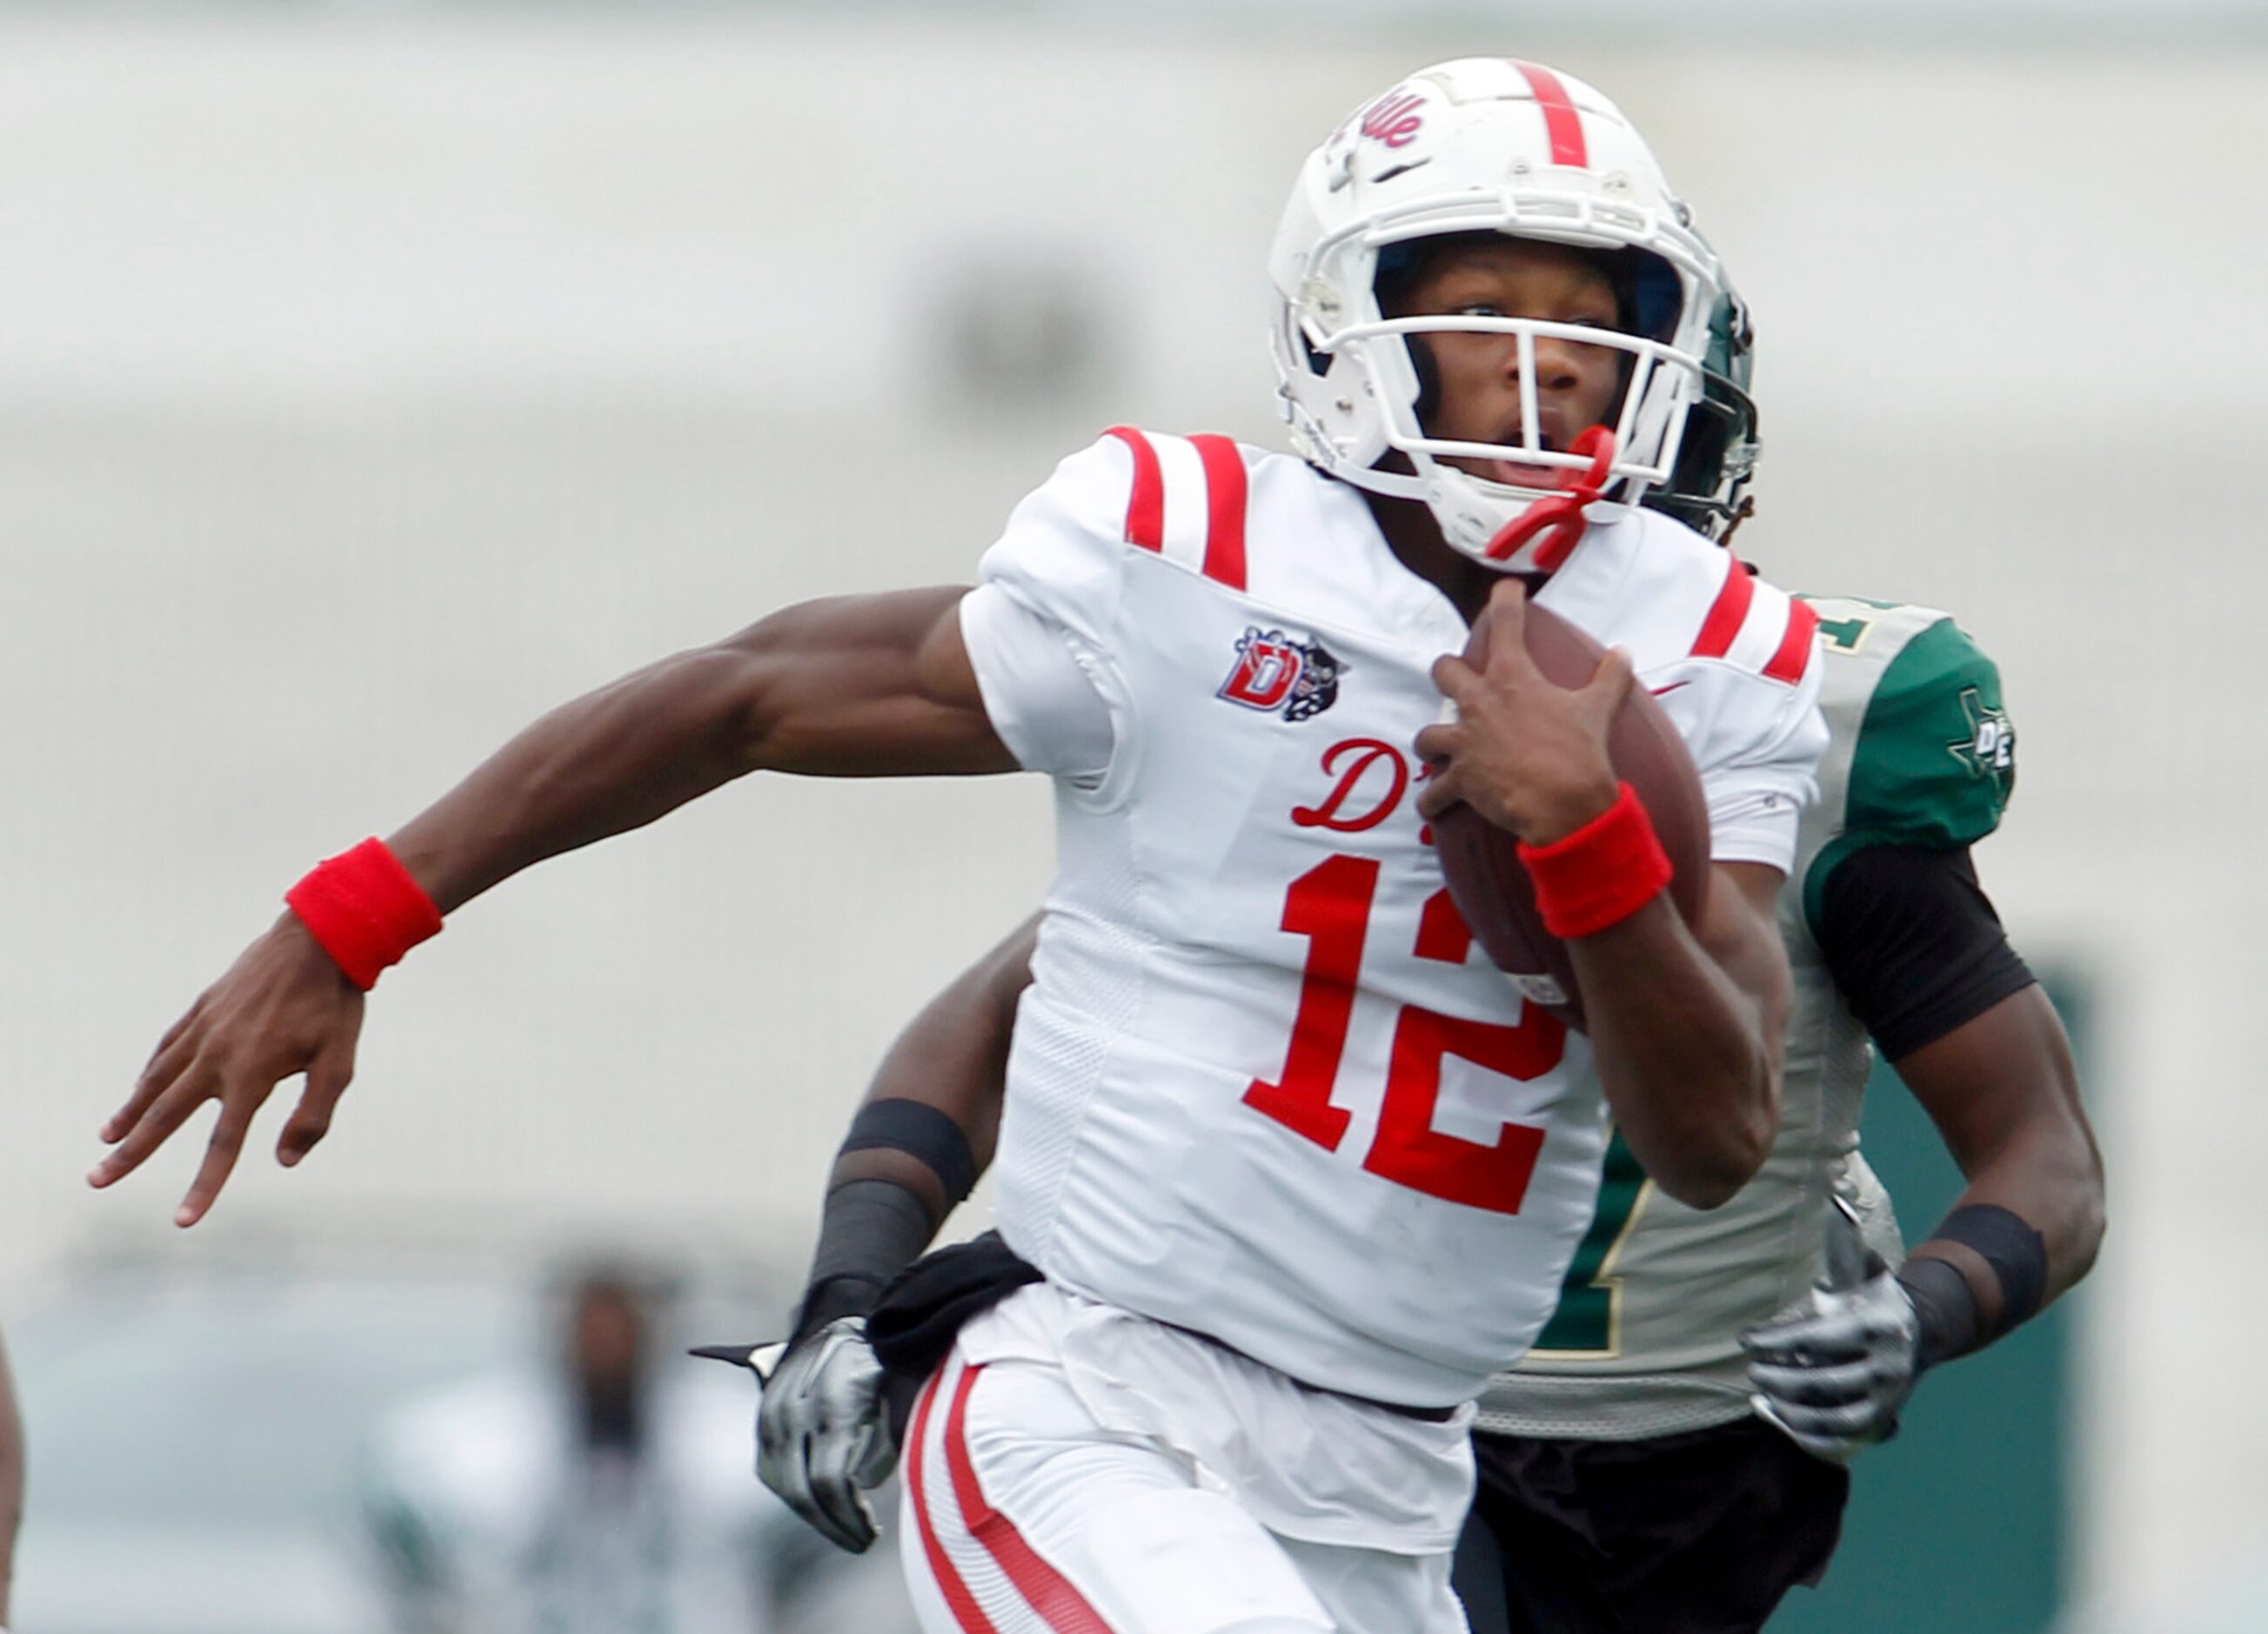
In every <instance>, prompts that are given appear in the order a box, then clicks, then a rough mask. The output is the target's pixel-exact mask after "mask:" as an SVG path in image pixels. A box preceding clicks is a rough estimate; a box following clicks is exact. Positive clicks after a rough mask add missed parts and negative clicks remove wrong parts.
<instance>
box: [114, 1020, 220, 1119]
mask: <svg viewBox="0 0 2268 1634" xmlns="http://www.w3.org/2000/svg"><path fill="white" fill-rule="evenodd" d="M204 1002H205V1001H204V1000H203V999H202V998H200V999H198V1000H197V1002H196V1003H195V1004H194V1005H190V1006H189V1008H188V1013H187V1014H185V1015H183V1016H182V1017H181V1019H180V1020H178V1021H176V1022H174V1023H173V1026H171V1027H167V1028H166V1035H165V1036H164V1037H163V1038H161V1039H159V1040H158V1048H157V1049H153V1050H151V1052H150V1059H149V1061H148V1062H147V1064H144V1067H143V1068H142V1074H141V1076H140V1077H139V1078H136V1079H135V1080H134V1093H132V1094H130V1095H129V1096H128V1097H127V1098H126V1104H125V1105H124V1106H122V1107H121V1108H118V1110H117V1111H115V1112H114V1113H112V1114H111V1115H110V1118H109V1121H108V1122H105V1123H104V1124H103V1126H102V1130H101V1136H102V1139H103V1141H104V1143H105V1144H106V1145H117V1144H118V1143H119V1142H120V1141H122V1140H123V1139H125V1138H126V1137H127V1136H128V1135H129V1133H131V1132H132V1130H133V1128H134V1125H135V1123H136V1122H137V1121H138V1120H139V1119H140V1118H141V1116H142V1115H143V1114H144V1112H147V1111H148V1110H149V1109H150V1105H151V1102H152V1101H154V1100H157V1099H158V1096H159V1095H161V1094H163V1093H165V1090H166V1086H167V1085H168V1084H171V1083H172V1082H173V1080H174V1078H178V1077H179V1076H180V1071H181V1068H182V1066H183V1065H184V1064H186V1063H187V1062H188V1059H189V1057H190V1056H193V1055H195V1053H196V1052H195V1049H194V1048H193V1047H192V1046H191V1045H190V1044H189V1043H188V1032H189V1024H190V1023H191V1022H193V1021H195V1019H197V1016H198V1014H199V1012H202V1011H203V1009H204Z"/></svg>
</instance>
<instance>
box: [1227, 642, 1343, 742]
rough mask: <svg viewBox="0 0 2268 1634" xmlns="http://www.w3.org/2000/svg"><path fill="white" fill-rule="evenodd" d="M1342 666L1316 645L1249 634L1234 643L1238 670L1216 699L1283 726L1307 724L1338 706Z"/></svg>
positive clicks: (1234, 671)
mask: <svg viewBox="0 0 2268 1634" xmlns="http://www.w3.org/2000/svg"><path fill="white" fill-rule="evenodd" d="M1345 668H1346V666H1345V665H1344V664H1342V663H1340V662H1339V661H1338V659H1336V658H1333V657H1332V656H1331V654H1330V653H1329V651H1327V650H1325V648H1324V646H1323V644H1322V642H1320V641H1308V642H1298V641H1294V640H1292V637H1289V636H1287V635H1285V633H1284V632H1283V631H1282V630H1280V629H1261V628H1260V627H1259V626H1258V625H1254V626H1252V627H1251V628H1250V629H1247V630H1246V631H1245V632H1244V634H1242V635H1241V636H1240V637H1237V640H1236V666H1235V667H1234V668H1233V669H1232V670H1230V671H1229V672H1228V679H1227V680H1226V681H1223V682H1221V683H1220V695H1219V696H1222V697H1224V698H1226V699H1227V700H1228V701H1229V702H1230V703H1241V704H1242V705H1244V707H1245V708H1246V709H1248V710H1263V711H1264V712H1267V713H1270V714H1272V713H1274V712H1275V711H1277V710H1282V711H1283V713H1284V718H1285V720H1306V719H1307V718H1308V717H1309V716H1311V715H1320V714H1322V712H1323V711H1324V710H1327V709H1329V708H1330V706H1331V705H1332V704H1334V703H1337V702H1338V698H1339V676H1340V674H1341V673H1343V672H1344V670H1345Z"/></svg>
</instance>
